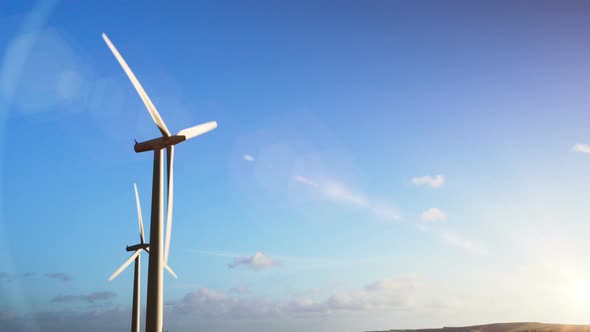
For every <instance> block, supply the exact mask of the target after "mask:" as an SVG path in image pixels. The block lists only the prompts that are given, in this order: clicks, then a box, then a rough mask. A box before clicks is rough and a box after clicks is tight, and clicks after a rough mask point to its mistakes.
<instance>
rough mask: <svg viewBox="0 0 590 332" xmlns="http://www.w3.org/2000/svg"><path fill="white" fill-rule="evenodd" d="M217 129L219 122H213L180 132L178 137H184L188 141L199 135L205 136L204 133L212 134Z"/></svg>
mask: <svg viewBox="0 0 590 332" xmlns="http://www.w3.org/2000/svg"><path fill="white" fill-rule="evenodd" d="M215 128H217V121H211V122H206V123H203V124H200V125H197V126H194V127H190V128H186V129H183V130H181V131H179V132H178V134H176V135H179V136H184V137H186V139H187V140H189V139H191V138H193V137H197V136H199V135H203V134H204V133H207V132H210V131H211V130H213V129H215Z"/></svg>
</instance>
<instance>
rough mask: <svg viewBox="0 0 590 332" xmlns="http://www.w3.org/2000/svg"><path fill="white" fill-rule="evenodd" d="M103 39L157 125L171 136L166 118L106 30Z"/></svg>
mask: <svg viewBox="0 0 590 332" xmlns="http://www.w3.org/2000/svg"><path fill="white" fill-rule="evenodd" d="M102 39H104V41H105V43H107V46H108V47H109V49H111V52H112V53H113V55H114V56H115V58H117V61H119V64H120V65H121V67H122V68H123V70H124V71H125V74H127V77H129V80H130V81H131V84H133V86H134V87H135V90H137V93H138V94H139V97H141V100H142V101H143V103H144V104H145V107H147V110H148V112H150V115H151V116H152V119H153V120H154V122H155V123H156V126H158V128H160V131H161V132H162V135H164V136H165V137H170V131H169V130H168V128H166V124H165V123H164V120H162V117H161V116H160V114H159V113H158V110H157V109H156V107H155V106H154V104H153V103H152V101H151V100H150V97H148V95H147V93H146V92H145V90H144V89H143V87H142V86H141V83H139V81H138V80H137V77H135V74H133V72H132V71H131V68H129V65H127V62H125V59H123V57H122V56H121V54H120V53H119V51H117V48H116V47H115V45H113V43H112V42H111V40H110V39H109V37H107V35H106V34H105V33H104V32H103V33H102Z"/></svg>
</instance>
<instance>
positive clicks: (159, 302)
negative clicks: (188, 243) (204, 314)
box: [102, 33, 217, 332]
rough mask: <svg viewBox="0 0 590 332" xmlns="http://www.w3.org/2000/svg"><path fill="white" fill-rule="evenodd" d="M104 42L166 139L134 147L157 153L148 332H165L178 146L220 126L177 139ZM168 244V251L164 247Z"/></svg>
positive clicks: (189, 130) (196, 128)
mask: <svg viewBox="0 0 590 332" xmlns="http://www.w3.org/2000/svg"><path fill="white" fill-rule="evenodd" d="M102 38H103V39H104V41H105V42H106V44H107V46H108V47H109V49H110V50H111V52H112V53H113V55H114V56H115V58H116V59H117V61H118V62H119V64H120V65H121V67H122V68H123V70H124V71H125V73H126V74H127V77H129V80H130V81H131V83H132V84H133V86H134V87H135V90H137V93H138V94H139V96H140V97H141V100H142V101H143V103H144V104H145V106H146V108H147V110H148V112H149V113H150V115H151V117H152V119H153V120H154V122H155V123H156V126H158V128H159V129H160V132H161V133H162V137H158V138H154V139H151V140H149V141H145V142H141V143H136V144H135V146H134V150H135V152H138V153H139V152H144V151H151V150H153V151H154V169H153V171H154V173H153V185H152V214H151V225H150V248H151V252H152V254H150V260H149V269H148V294H147V312H146V315H147V317H146V331H147V332H161V331H162V326H163V305H164V302H163V293H164V287H163V286H164V285H163V271H162V269H163V268H164V267H165V266H166V265H167V262H168V256H169V254H170V237H171V234H172V206H173V188H174V145H176V144H178V143H181V142H184V141H186V140H189V139H191V138H194V137H197V136H199V135H202V134H204V133H206V132H209V131H211V130H213V129H215V128H217V122H215V121H211V122H207V123H203V124H200V125H197V126H194V127H191V128H187V129H183V130H181V131H179V132H178V133H177V134H176V135H171V134H170V131H169V130H168V128H167V127H166V124H165V123H164V120H162V117H160V114H159V113H158V110H156V107H155V106H154V104H153V103H152V101H151V100H150V98H149V97H148V95H147V93H146V92H145V90H144V89H143V87H142V86H141V84H140V83H139V81H138V80H137V77H135V74H133V72H132V71H131V69H130V68H129V66H128V65H127V63H126V62H125V60H124V59H123V57H122V56H121V54H120V53H119V51H117V49H116V48H115V46H114V45H113V43H112V42H111V41H110V39H109V38H108V37H107V35H106V34H104V33H103V34H102ZM164 148H166V152H167V163H168V167H167V170H168V174H167V175H168V176H167V179H168V181H167V182H168V187H167V188H168V195H167V198H168V202H167V209H166V242H164V241H163V240H164V239H163V234H162V230H163V228H164V214H163V204H164V203H163V201H164V199H163V198H164V191H163V184H164V183H163V161H162V159H163V158H162V157H163V152H164V151H163V149H164ZM163 244H165V248H163V247H162V245H163Z"/></svg>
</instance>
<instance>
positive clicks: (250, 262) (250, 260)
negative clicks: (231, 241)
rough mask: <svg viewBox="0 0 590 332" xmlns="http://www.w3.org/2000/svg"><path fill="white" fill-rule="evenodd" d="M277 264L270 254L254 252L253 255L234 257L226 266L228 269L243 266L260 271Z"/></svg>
mask: <svg viewBox="0 0 590 332" xmlns="http://www.w3.org/2000/svg"><path fill="white" fill-rule="evenodd" d="M277 265H278V263H277V262H276V261H275V260H273V259H272V258H271V257H270V256H268V255H266V254H264V253H262V252H257V253H256V254H254V256H243V257H236V258H234V260H233V262H231V263H230V264H229V265H228V267H229V268H230V269H235V268H238V267H245V268H247V269H250V270H254V271H260V270H263V269H267V268H271V267H275V266H277Z"/></svg>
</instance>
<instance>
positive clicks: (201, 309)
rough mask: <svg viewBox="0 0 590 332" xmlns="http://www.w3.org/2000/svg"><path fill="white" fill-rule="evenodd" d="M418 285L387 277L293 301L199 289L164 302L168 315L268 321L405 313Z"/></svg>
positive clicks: (407, 279) (414, 279) (416, 281)
mask: <svg viewBox="0 0 590 332" xmlns="http://www.w3.org/2000/svg"><path fill="white" fill-rule="evenodd" d="M419 287H421V282H420V280H419V279H418V278H417V277H416V276H405V277H398V278H387V279H382V280H378V281H375V282H373V283H370V284H368V285H366V286H365V287H363V288H361V289H357V290H351V291H344V292H338V293H334V294H332V295H330V296H327V297H325V298H324V299H312V298H295V299H290V300H260V299H251V298H245V297H233V296H230V295H227V294H225V293H222V292H218V291H215V290H211V289H208V288H201V289H198V290H197V291H194V292H190V293H188V294H186V295H185V296H184V297H182V298H181V299H179V300H176V301H170V302H168V303H167V306H166V308H167V310H168V311H169V313H171V314H182V315H191V316H194V317H215V318H220V319H268V318H282V319H283V318H285V317H302V316H303V317H305V316H326V315H330V314H333V313H338V312H351V311H365V310H371V309H376V308H380V309H388V310H396V309H397V310H405V309H408V308H409V307H410V306H411V305H412V302H413V301H412V300H413V295H414V293H415V291H416V289H417V288H419Z"/></svg>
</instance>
